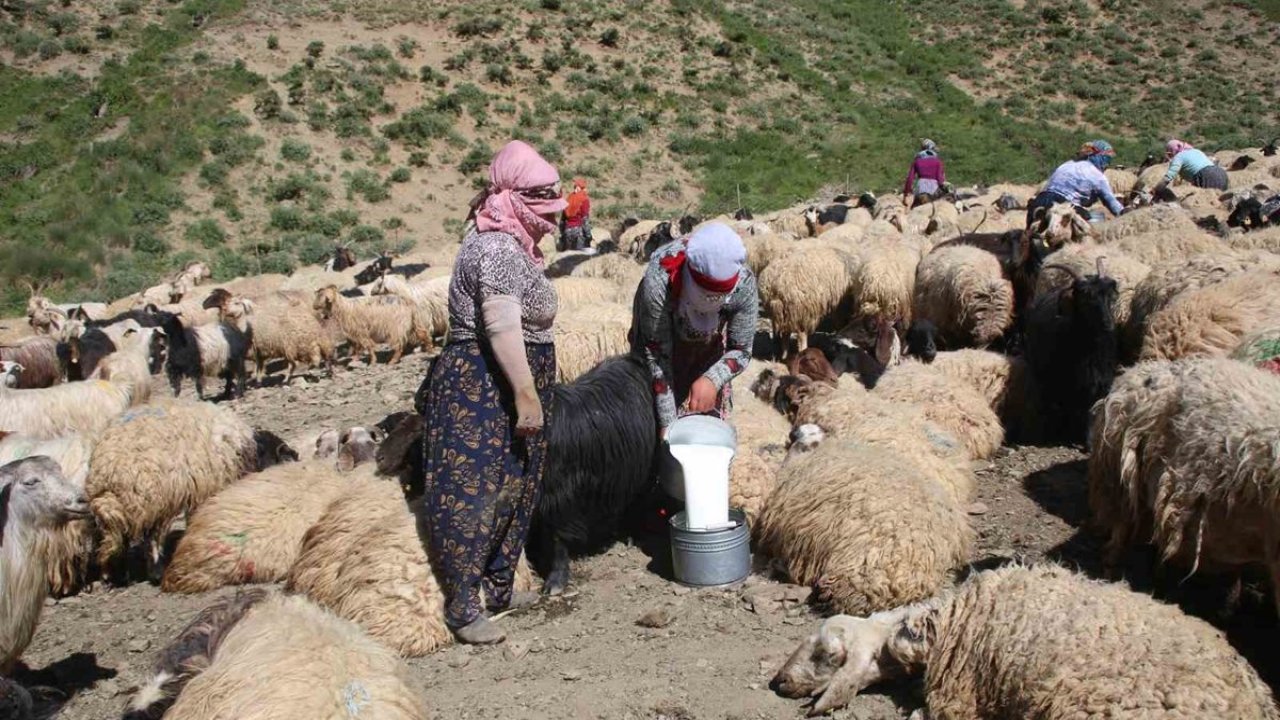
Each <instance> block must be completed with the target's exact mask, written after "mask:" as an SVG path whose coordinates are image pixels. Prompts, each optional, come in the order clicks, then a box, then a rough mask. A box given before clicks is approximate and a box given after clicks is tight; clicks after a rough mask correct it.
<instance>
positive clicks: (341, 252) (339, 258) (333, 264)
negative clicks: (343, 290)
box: [325, 245, 356, 272]
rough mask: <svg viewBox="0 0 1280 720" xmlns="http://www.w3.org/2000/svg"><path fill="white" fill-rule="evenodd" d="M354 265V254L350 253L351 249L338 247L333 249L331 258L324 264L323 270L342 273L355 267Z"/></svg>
mask: <svg viewBox="0 0 1280 720" xmlns="http://www.w3.org/2000/svg"><path fill="white" fill-rule="evenodd" d="M355 265H356V254H355V253H353V252H351V248H348V247H342V246H341V245H339V246H338V247H336V248H334V249H333V257H332V258H330V259H329V262H327V263H325V269H326V270H332V271H334V272H342V271H343V270H346V269H347V268H349V267H355Z"/></svg>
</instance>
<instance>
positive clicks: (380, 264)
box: [355, 255, 391, 285]
mask: <svg viewBox="0 0 1280 720" xmlns="http://www.w3.org/2000/svg"><path fill="white" fill-rule="evenodd" d="M388 272H391V256H390V255H379V256H378V257H377V258H375V259H374V260H373V261H372V262H370V263H369V264H368V265H366V266H365V267H364V269H363V270H361V271H360V272H358V273H356V277H355V280H356V284H357V285H368V284H369V283H371V282H373V281H374V280H377V279H378V278H380V277H382V276H383V275H386V274H387V273H388Z"/></svg>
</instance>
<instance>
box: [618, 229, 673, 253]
mask: <svg viewBox="0 0 1280 720" xmlns="http://www.w3.org/2000/svg"><path fill="white" fill-rule="evenodd" d="M662 222H663V221H661V220H641V221H640V222H637V223H636V224H635V225H632V226H631V227H629V228H627V229H626V230H623V231H622V233H621V234H620V235H618V251H619V252H623V253H626V254H628V255H630V256H631V257H634V258H641V259H643V256H644V244H645V241H646V240H648V239H649V233H652V232H653V231H654V230H655V229H657V227H658V226H659V225H661V224H662Z"/></svg>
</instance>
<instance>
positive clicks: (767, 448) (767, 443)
mask: <svg viewBox="0 0 1280 720" xmlns="http://www.w3.org/2000/svg"><path fill="white" fill-rule="evenodd" d="M769 367H770V365H769V364H767V363H762V362H760V361H758V360H752V361H751V363H750V364H749V365H748V366H747V369H746V370H745V371H744V372H743V373H742V375H741V376H739V377H738V379H737V380H736V381H735V382H736V384H737V385H738V386H739V387H744V388H745V387H751V386H752V384H754V382H755V380H756V378H757V377H759V375H760V373H761V372H763V371H764V370H766V369H768V368H769ZM776 371H777V369H775V372H776ZM729 419H730V422H731V423H732V424H733V428H734V430H735V431H736V432H737V436H738V451H737V453H736V454H735V455H734V456H733V462H732V463H731V464H730V465H729V506H730V507H735V508H739V509H741V510H742V511H743V512H745V513H746V514H747V520H748V521H749V522H750V523H751V524H754V523H755V519H756V517H757V516H758V515H759V514H760V510H761V509H763V507H764V504H765V503H766V502H767V501H768V499H769V495H770V494H771V493H772V492H773V489H774V487H775V486H776V485H777V480H778V477H777V476H778V468H779V467H780V466H781V465H782V460H783V458H784V457H785V455H786V445H787V436H788V435H789V433H790V432H791V426H790V425H789V424H788V423H787V420H786V418H784V417H783V416H782V415H780V414H778V413H777V412H775V411H774V409H773V408H772V407H770V406H769V405H767V404H765V403H764V402H763V401H761V400H760V399H759V398H757V397H756V396H755V395H754V394H752V393H749V392H744V393H738V394H735V395H734V398H733V413H732V415H731V416H730V418H729Z"/></svg>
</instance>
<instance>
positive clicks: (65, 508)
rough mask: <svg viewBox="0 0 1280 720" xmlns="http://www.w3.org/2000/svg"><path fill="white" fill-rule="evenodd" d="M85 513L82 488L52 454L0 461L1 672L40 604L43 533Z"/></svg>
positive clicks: (9, 666) (17, 652) (20, 646)
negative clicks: (2, 464) (63, 469)
mask: <svg viewBox="0 0 1280 720" xmlns="http://www.w3.org/2000/svg"><path fill="white" fill-rule="evenodd" d="M88 513H89V506H88V504H87V503H86V502H85V498H84V493H83V492H82V491H81V490H80V489H79V488H77V487H75V486H74V485H73V484H72V483H71V482H70V481H69V480H67V478H66V476H64V475H63V474H62V470H61V469H59V467H58V464H57V463H56V462H54V461H53V460H51V459H49V458H47V457H44V456H40V455H37V456H35V457H29V458H25V459H23V460H17V461H14V462H11V463H8V464H7V465H4V466H2V467H0V675H9V674H10V672H11V671H12V670H13V666H14V663H16V662H17V660H18V658H19V657H20V656H21V655H22V651H23V650H26V649H27V645H29V644H30V643H31V637H32V636H33V635H34V634H35V632H36V624H37V623H38V622H39V621H40V611H41V610H43V609H44V599H45V596H46V595H47V594H48V592H49V584H48V576H49V567H48V565H49V558H48V557H46V556H45V554H44V553H43V552H41V542H42V540H41V538H42V536H45V535H47V534H48V533H50V532H52V531H53V530H55V529H56V528H58V527H59V526H61V525H63V524H65V523H66V522H67V521H69V520H72V519H75V518H82V517H86V516H87V515H88Z"/></svg>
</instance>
